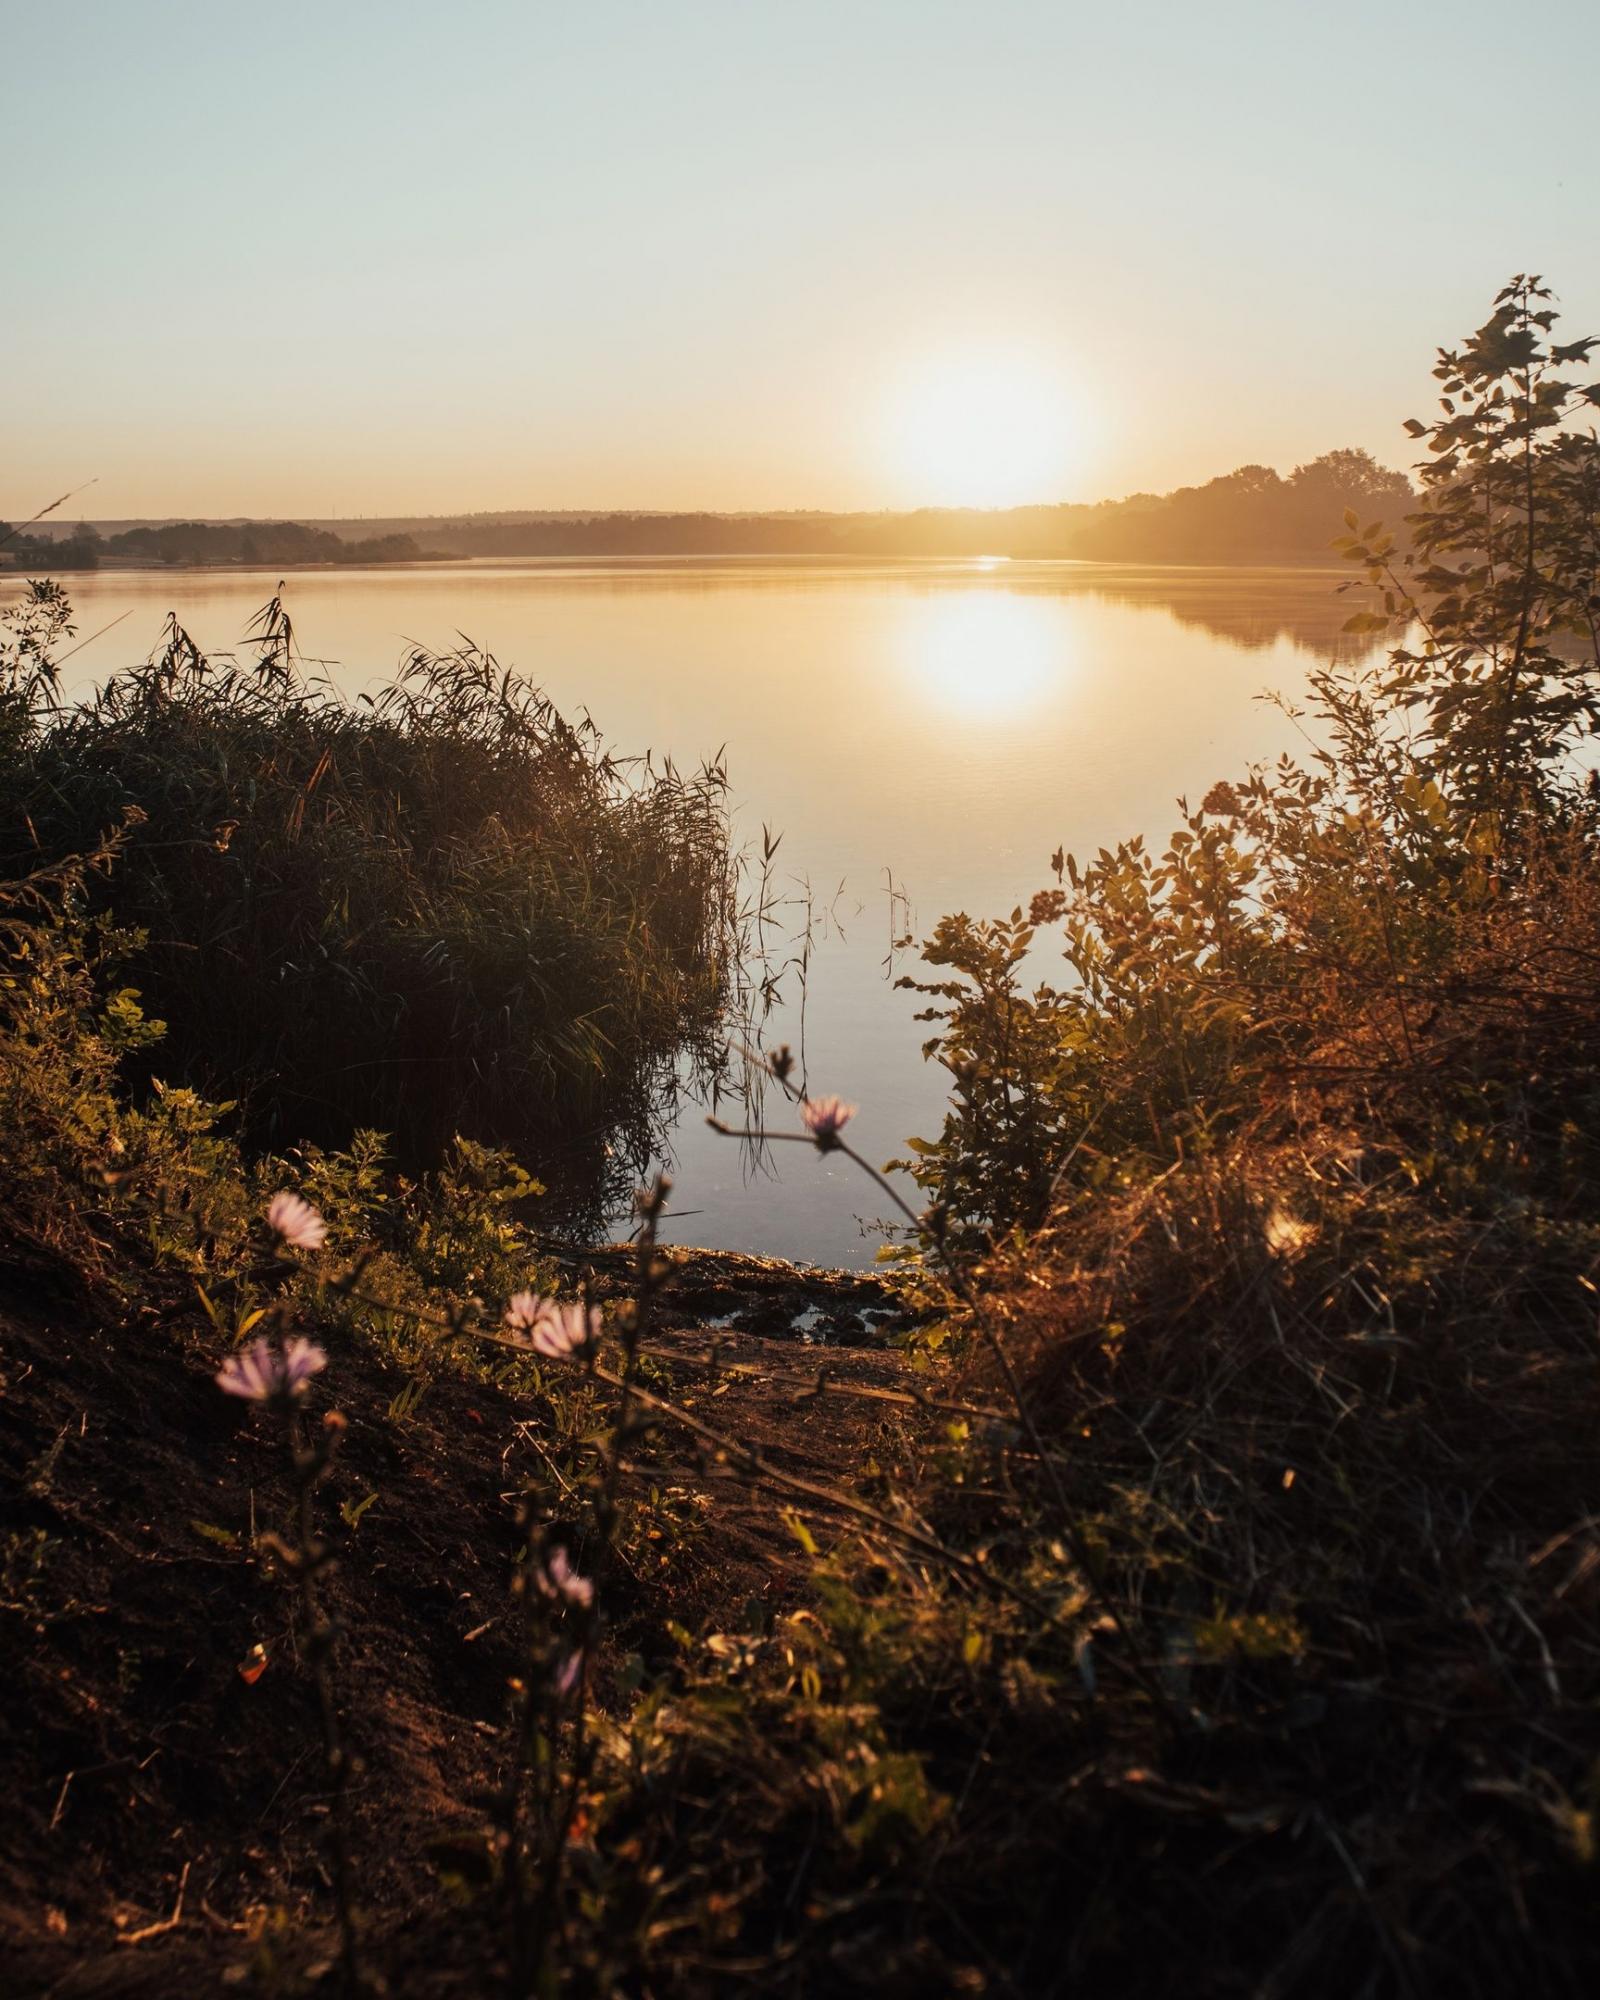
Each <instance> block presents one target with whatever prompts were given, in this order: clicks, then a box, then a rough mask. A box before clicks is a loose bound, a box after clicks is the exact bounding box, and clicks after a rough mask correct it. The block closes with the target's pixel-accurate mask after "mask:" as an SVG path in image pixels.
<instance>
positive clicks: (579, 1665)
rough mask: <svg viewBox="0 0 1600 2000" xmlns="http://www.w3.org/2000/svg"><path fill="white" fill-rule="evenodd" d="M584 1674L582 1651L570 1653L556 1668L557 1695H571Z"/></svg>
mask: <svg viewBox="0 0 1600 2000" xmlns="http://www.w3.org/2000/svg"><path fill="white" fill-rule="evenodd" d="M582 1673H583V1654H582V1652H581V1650H580V1651H575V1652H571V1653H568V1655H567V1657H566V1658H565V1659H564V1660H563V1661H562V1662H561V1664H560V1666H559V1667H557V1668H556V1678H555V1690H556V1693H557V1694H571V1692H572V1690H573V1689H574V1688H575V1687H576V1686H577V1685H578V1681H579V1679H580V1677H581V1676H582Z"/></svg>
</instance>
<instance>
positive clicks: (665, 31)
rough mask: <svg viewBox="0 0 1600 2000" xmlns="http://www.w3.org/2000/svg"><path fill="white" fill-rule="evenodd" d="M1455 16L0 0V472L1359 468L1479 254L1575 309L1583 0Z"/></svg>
mask: <svg viewBox="0 0 1600 2000" xmlns="http://www.w3.org/2000/svg"><path fill="white" fill-rule="evenodd" d="M1501 21H1502V17H1501V11H1500V10H1499V9H1498V8H1496V9H1491V8H1490V7H1489V6H1488V5H1487V4H1485V0H1463V4H1460V5H1454V6H1448V7H1446V6H1442V5H1435V4H1431V0H1410V4H1401V5H1398V6H1397V5H1394V4H1392V0H1391V3H1390V4H1385V5H1381V6H1380V5H1373V4H1369V0H1348V4H1346V5H1344V6H1342V7H1340V8H1328V7H1326V6H1324V5H1320V4H1317V5H1311V4H1300V0H1271V4H1268V0H1217V4H1214V5H1210V6H1207V7H1204V8H1199V7H1195V6H1193V5H1190V4H1181V5H1180V4H1164V5H1154V4H1138V0H1133V4H1123V5H1119V6H1117V7H1115V8H1111V7H1107V6H1105V5H1103V4H1095V5H1080V4H1077V0H1054V4H1048V5H1047V4H1043V0H1039V3H1038V4H1035V0H986V4H984V5H982V6H979V5H976V4H962V5H949V4H941V0H916V4H912V0H853V4H849V5H844V4H837V3H836V0H810V4H804V5H800V4H790V0H769V3H768V4H759V5H750V4H740V5H733V4H727V0H701V3H700V4H692V5H684V4H664V3H663V0H654V4H650V5H623V4H617V0H590V4H586V5H584V6H582V7H574V6H572V5H570V4H565V3H564V4H561V5H552V4H548V0H532V3H531V4H530V0H454V4H451V5H449V6H445V5H443V4H434V0H427V4H419V0H383V4H379V0H338V4H329V0H318V4H316V5H305V4H302V0H282V4H279V5H276V6H274V7H272V8H270V9H265V8H262V7H260V6H259V5H256V4H250V5H244V4H239V0H206V4H203V5H201V4H193V3H192V0H146V4H141V5H138V6H133V5H127V4H124V0H80V4H78V5H75V6H71V7H68V6H60V7H56V6H50V5H40V4H38V0H30V4H28V5H21V4H17V0H0V25H3V26H4V29H5V47H6V50H7V69H8V78H9V83H10V89H9V90H8V93H7V96H8V110H7V122H8V140H9V144H8V147H7V154H8V161H9V167H8V186H7V190H6V198H5V201H4V203H3V204H0V233H3V237H4V244H3V247H4V268H5V271H6V273H7V280H8V282H7V292H8V295H9V296H8V301H7V306H6V310H5V313H4V316H3V317H4V327H5V330H4V334H3V336H0V339H3V342H4V349H3V356H0V358H3V363H4V365H3V368H0V381H3V383H4V391H3V393H4V396H5V405H6V414H5V438H6V453H5V460H4V465H3V478H0V514H5V515H7V516H8V517H11V518H14V517H17V516H20V515H25V514H29V513H32V512H33V511H34V510H35V509H36V508H37V507H39V506H41V505H43V504H44V502H45V501H47V500H49V499H51V498H53V497H54V496H55V495H56V494H57V493H59V492H61V491H62V490H63V489H64V488H66V487H69V486H73V485H75V484H77V483H78V482H80V481H83V480H88V479H94V480H95V481H96V482H97V483H96V484H95V486H94V487H93V488H92V489H91V491H90V493H89V494H86V495H85V496H84V497H83V499H82V500H81V501H79V502H76V503H74V506H73V507H72V509H70V510H69V512H70V513H76V512H78V511H79V510H80V509H81V511H83V512H84V513H85V514H87V515H88V516H90V517H91V518H94V517H99V518H120V517H127V516H140V515H165V514H199V515H230V514H256V515H264V514H284V515H314V516H326V515H329V514H339V515H354V514H361V513H366V514H378V513H413V512H417V513H427V512H451V511H457V510H464V509H474V508H477V509H491V508H505V507H628V506H637V507H646V508H694V507H711V508H728V509H733V508H751V507H827V508H851V507H879V506H891V507H904V506H915V505H918V504H947V503H968V504H977V505H993V504H1009V503H1013V502H1021V501H1034V500H1058V499H1096V498H1100V497H1102V496H1105V495H1116V494H1122V493H1125V492H1128V491H1131V490H1136V489H1141V488H1143V489H1156V490H1161V489H1165V488H1168V487H1170V486H1173V485H1176V484H1180V483H1184V482H1188V481H1193V480H1198V479H1204V478H1207V477H1209V476H1211V475H1212V474H1213V473H1216V472H1219V471H1225V470H1227V469H1228V468H1230V467H1232V466H1234V465H1236V464H1239V463H1241V462H1245V461H1249V460H1262V461H1264V462H1267V463H1270V464H1275V465H1278V466H1280V467H1282V468H1285V469H1286V468H1287V467H1289V466H1292V465H1293V464H1294V463H1296V462H1297V461H1299V460H1302V459H1305V458H1309V457H1312V456H1315V455H1316V454H1317V453H1319V452H1321V451H1324V450H1327V449H1328V448H1330V447H1331V446H1334V445H1339V444H1347V443H1348V444H1363V445H1366V446H1368V447H1369V448H1370V449H1372V450H1373V451H1374V452H1376V453H1377V454H1378V455H1379V456H1380V457H1382V458H1384V459H1385V460H1386V461H1387V462H1389V463H1404V462H1405V461H1406V459H1407V457H1408V456H1409V454H1408V451H1407V448H1406V444H1405V440H1404V439H1403V438H1402V436H1401V434H1400V429H1399V426H1400V422H1401V420H1402V419H1403V418H1404V417H1406V416H1407V415H1410V414H1412V413H1413V412H1415V411H1416V410H1418V408H1419V407H1423V406H1426V404H1427V402H1428V400H1429V390H1430V386H1431V385H1430V380H1429V375H1428V369H1429V365H1430V363H1431V359H1432V350H1433V348H1434V346H1435V345H1436V344H1437V343H1438V342H1440V341H1442V340H1445V339H1452V338H1454V337H1455V336H1456V335H1458V334H1460V333H1462V332H1465V331H1466V330H1467V329H1468V328H1470V327H1471V326H1473V325H1475V324H1476V323H1477V322H1478V320H1480V319H1481V318H1482V317H1483V315H1484V310H1485V308H1486V306H1487V302H1488V300H1489V299H1490V297H1491V296H1492V294H1493V293H1494V291H1495V290H1496V289H1497V288H1498V286H1499V285H1500V284H1501V283H1502V282H1503V281H1504V279H1505V278H1506V277H1507V276H1509V275H1510V273H1511V272H1513V271H1515V270H1524V269H1532V270H1539V271H1542V272H1544V274H1545V275H1546V277H1547V279H1548V280H1549V281H1550V282H1551V283H1553V284H1554V285H1555V287H1556V289H1557V291H1558V293H1559V294H1560V295H1561V297H1562V301H1563V304H1564V306H1565V308H1566V310H1567V313H1568V320H1567V326H1568V330H1569V331H1570V332H1571V333H1573V334H1576V333H1579V332H1584V331H1588V330H1590V329H1591V328H1595V327H1600V248H1597V245H1600V233H1597V232H1596V230H1595V228H1594V226H1593V214H1592V196H1593V177H1592V168H1591V163H1590V159H1589V152H1590V148H1591V144H1592V141H1591V137H1590V135H1591V133H1592V129H1593V123H1592V105H1591V103H1590V98H1591V95H1592V89H1591V86H1592V64H1589V63H1587V62H1581V61H1577V60H1573V61H1571V62H1561V61H1559V60H1557V61H1551V60H1549V59H1548V52H1549V51H1550V50H1552V49H1559V48H1560V47H1562V46H1566V47H1570V48H1573V49H1578V48H1587V46H1588V44H1589V39H1590V32H1591V27H1592V20H1591V17H1590V15H1589V10H1588V9H1587V7H1580V6H1579V5H1578V4H1576V0H1528V4H1525V5H1524V6H1523V7H1522V8H1521V9H1520V10H1519V11H1518V15H1517V22H1518V28H1517V35H1516V37H1515V38H1514V41H1513V42H1510V43H1508V42H1507V41H1506V39H1505V37H1504V34H1503V32H1502V25H1501ZM1523 49H1525V50H1527V51H1528V54H1527V55H1526V56H1523V55H1520V54H1519V53H1518V51H1519V50H1523ZM1524 65H1526V73H1525V74H1524V73H1523V66H1524ZM1535 100H1536V101H1537V103H1538V107H1539V108H1538V115H1537V118H1536V119H1533V120H1532V122H1531V123H1530V125H1529V127H1528V128H1527V129H1526V130H1525V131H1524V132H1523V133H1522V134H1521V135H1520V136H1518V135H1517V134H1516V130H1515V121H1516V119H1517V118H1518V117H1522V116H1527V115H1528V113H1527V109H1526V107H1527V105H1528V104H1529V103H1530V102H1533V101H1535ZM1452 106H1456V107H1460V115H1459V116H1457V115H1453V114H1452V112H1451V107H1452ZM1490 128H1493V129H1494V130H1495V131H1497V132H1499V133H1500V135H1501V138H1502V139H1503V141H1504V143H1498V142H1497V143H1493V144H1486V143H1485V142H1484V134H1485V131H1486V130H1488V129H1490Z"/></svg>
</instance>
